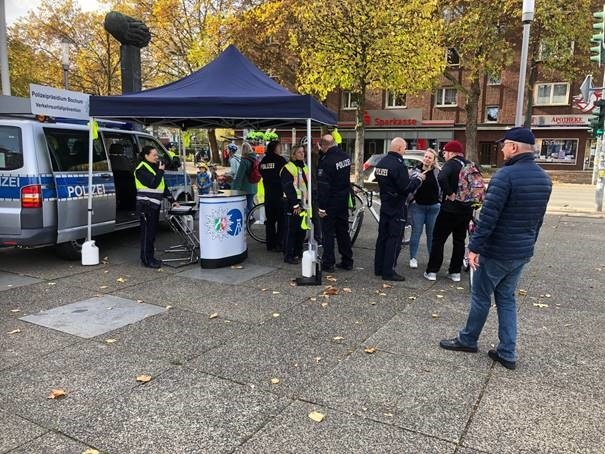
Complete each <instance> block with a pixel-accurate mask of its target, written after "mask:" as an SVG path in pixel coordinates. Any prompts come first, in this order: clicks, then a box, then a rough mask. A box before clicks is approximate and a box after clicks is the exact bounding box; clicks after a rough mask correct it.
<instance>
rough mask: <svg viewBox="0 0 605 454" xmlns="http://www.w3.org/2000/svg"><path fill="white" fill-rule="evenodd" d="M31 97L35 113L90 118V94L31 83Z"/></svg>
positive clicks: (79, 118)
mask: <svg viewBox="0 0 605 454" xmlns="http://www.w3.org/2000/svg"><path fill="white" fill-rule="evenodd" d="M29 98H30V102H31V109H32V113H33V114H34V115H46V116H49V117H61V118H75V119H78V120H88V117H89V115H88V106H89V100H90V95H87V94H86V93H80V92H78V91H70V90H61V89H58V88H53V87H47V86H45V85H35V84H29Z"/></svg>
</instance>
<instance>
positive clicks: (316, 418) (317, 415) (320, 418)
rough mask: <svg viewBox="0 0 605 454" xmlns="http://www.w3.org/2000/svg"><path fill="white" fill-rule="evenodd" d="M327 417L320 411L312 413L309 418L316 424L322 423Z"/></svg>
mask: <svg viewBox="0 0 605 454" xmlns="http://www.w3.org/2000/svg"><path fill="white" fill-rule="evenodd" d="M325 417H326V415H324V414H323V413H320V412H318V411H312V412H311V413H309V418H311V419H312V420H313V421H315V422H322V421H323V420H324V418H325Z"/></svg>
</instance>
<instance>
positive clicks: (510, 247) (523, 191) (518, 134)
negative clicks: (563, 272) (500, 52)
mask: <svg viewBox="0 0 605 454" xmlns="http://www.w3.org/2000/svg"><path fill="white" fill-rule="evenodd" d="M500 142H501V146H502V153H503V155H504V161H505V165H504V167H503V168H502V169H500V170H499V171H498V172H497V173H496V174H495V175H494V177H493V178H492V179H491V181H490V183H489V188H488V191H487V196H486V198H485V202H484V203H483V207H482V209H481V216H480V219H479V223H478V225H477V229H476V230H475V232H474V233H473V236H472V238H471V241H470V244H469V251H470V252H469V263H470V266H471V267H472V268H473V270H475V274H474V276H473V286H472V290H471V309H470V313H469V315H468V319H467V322H466V326H465V327H464V328H463V329H462V330H461V331H460V332H459V333H458V336H457V337H455V338H454V339H444V340H442V341H441V342H440V344H439V345H440V346H441V347H442V348H444V349H446V350H455V351H462V352H470V353H475V352H477V350H478V349H477V340H478V339H479V335H480V334H481V330H482V329H483V325H484V324H485V320H486V319H487V314H488V312H489V308H490V305H491V295H492V294H493V295H494V299H495V301H496V309H497V311H498V337H499V340H500V343H499V344H498V346H497V347H496V349H495V350H490V351H489V352H488V355H489V357H490V358H491V359H493V360H494V361H498V362H499V363H500V364H502V365H503V366H504V367H506V368H507V369H514V368H515V367H516V360H517V358H516V351H515V347H516V341H517V303H516V300H515V289H516V287H517V284H518V282H519V279H520V278H521V272H522V270H523V267H524V266H525V264H527V263H528V262H529V261H530V259H531V257H532V256H533V255H534V245H535V244H536V240H537V239H538V232H539V231H540V227H541V226H542V221H543V220H544V213H545V212H546V205H547V204H548V199H549V198H550V193H551V189H552V184H551V181H550V177H549V176H548V175H547V174H546V172H545V171H544V170H542V169H541V168H540V167H539V166H538V165H537V164H536V163H535V162H534V150H533V148H534V144H535V138H534V135H533V133H532V132H531V131H530V130H529V129H527V128H521V127H518V128H512V129H511V130H509V131H507V132H506V134H505V135H504V139H502V140H500Z"/></svg>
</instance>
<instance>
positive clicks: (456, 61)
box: [445, 47, 460, 66]
mask: <svg viewBox="0 0 605 454" xmlns="http://www.w3.org/2000/svg"><path fill="white" fill-rule="evenodd" d="M445 62H446V63H447V65H448V66H460V54H458V51H457V50H456V49H455V48H453V47H450V48H448V49H447V50H446V51H445Z"/></svg>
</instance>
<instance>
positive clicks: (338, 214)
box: [321, 198, 353, 267]
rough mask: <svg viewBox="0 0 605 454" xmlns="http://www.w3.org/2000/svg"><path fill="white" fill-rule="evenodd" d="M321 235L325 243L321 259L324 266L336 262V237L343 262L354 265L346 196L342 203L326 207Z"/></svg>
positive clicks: (345, 264) (329, 265)
mask: <svg viewBox="0 0 605 454" xmlns="http://www.w3.org/2000/svg"><path fill="white" fill-rule="evenodd" d="M321 236H322V244H323V257H322V260H321V261H322V265H323V266H324V267H331V266H334V264H335V263H336V258H335V256H334V237H336V241H337V242H338V252H340V255H341V257H342V264H343V265H344V266H353V249H352V248H351V236H350V235H349V207H348V205H347V199H346V198H343V200H342V203H340V204H338V205H335V206H328V207H327V208H326V217H324V218H322V220H321Z"/></svg>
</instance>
